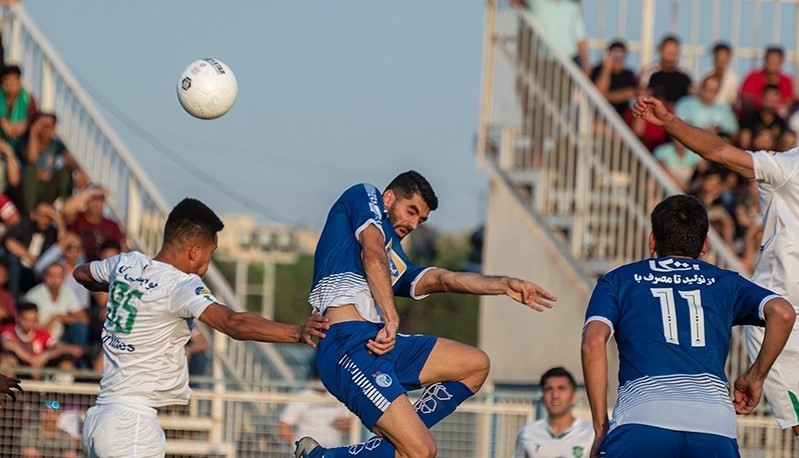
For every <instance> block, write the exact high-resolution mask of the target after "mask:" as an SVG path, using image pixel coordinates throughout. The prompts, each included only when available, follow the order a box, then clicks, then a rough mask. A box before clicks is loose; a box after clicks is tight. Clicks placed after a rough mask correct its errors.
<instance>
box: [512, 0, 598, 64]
mask: <svg viewBox="0 0 799 458" xmlns="http://www.w3.org/2000/svg"><path fill="white" fill-rule="evenodd" d="M513 1H515V2H516V3H525V4H526V5H527V7H528V8H530V12H531V13H532V14H533V16H535V18H536V19H538V25H539V26H540V27H541V31H542V33H544V34H545V35H546V37H547V38H549V40H550V42H552V44H553V45H554V46H555V48H557V50H558V51H560V52H561V53H562V54H563V55H564V56H566V57H569V58H571V59H572V60H573V61H574V63H575V64H577V66H578V67H580V68H581V69H582V70H583V72H585V74H586V75H587V74H588V72H589V71H590V70H591V67H590V62H589V60H588V42H587V41H586V39H585V21H584V20H583V11H582V9H581V8H580V5H579V4H577V3H575V2H571V1H563V0H521V1H520V0H513Z"/></svg>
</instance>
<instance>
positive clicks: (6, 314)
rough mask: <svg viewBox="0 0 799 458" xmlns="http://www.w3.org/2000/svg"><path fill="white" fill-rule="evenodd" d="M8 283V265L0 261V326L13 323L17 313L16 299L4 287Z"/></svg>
mask: <svg viewBox="0 0 799 458" xmlns="http://www.w3.org/2000/svg"><path fill="white" fill-rule="evenodd" d="M7 284H8V266H7V265H6V263H5V262H3V261H0V327H2V326H5V325H7V324H13V323H14V317H15V316H16V315H17V301H16V300H15V299H14V295H13V294H11V292H10V291H9V290H8V289H7V288H6V285H7Z"/></svg>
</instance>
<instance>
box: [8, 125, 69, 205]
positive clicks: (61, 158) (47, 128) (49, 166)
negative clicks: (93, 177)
mask: <svg viewBox="0 0 799 458" xmlns="http://www.w3.org/2000/svg"><path fill="white" fill-rule="evenodd" d="M57 122H58V118H56V115H54V114H52V113H38V114H37V115H36V117H35V118H34V120H33V122H31V128H30V132H29V133H28V135H26V136H25V137H23V139H22V140H21V141H20V146H19V147H20V152H21V154H22V159H23V161H24V163H25V166H24V168H23V172H22V203H23V210H24V211H25V213H27V212H28V211H30V210H31V209H32V208H33V207H34V206H35V205H36V204H37V203H39V202H47V203H53V202H55V201H56V199H58V198H63V199H66V198H67V197H69V195H70V194H72V172H73V171H76V172H77V173H83V172H82V171H81V169H80V167H79V166H78V163H77V162H76V161H75V159H74V158H73V157H72V155H71V154H70V153H69V151H67V148H66V146H64V143H62V142H61V140H59V139H58V137H56V135H55V128H56V123H57Z"/></svg>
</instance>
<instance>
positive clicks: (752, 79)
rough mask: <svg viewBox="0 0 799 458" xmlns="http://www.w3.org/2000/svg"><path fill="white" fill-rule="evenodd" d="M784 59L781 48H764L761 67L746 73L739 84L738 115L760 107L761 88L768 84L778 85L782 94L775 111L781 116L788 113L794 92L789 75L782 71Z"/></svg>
mask: <svg viewBox="0 0 799 458" xmlns="http://www.w3.org/2000/svg"><path fill="white" fill-rule="evenodd" d="M784 61H785V53H784V52H783V50H782V48H780V47H776V46H775V47H770V48H768V49H766V54H765V56H764V57H763V68H761V69H760V70H755V71H753V72H751V73H749V74H748V75H746V78H744V82H743V84H742V85H741V95H740V97H739V100H738V104H739V106H738V115H739V117H740V116H743V115H745V114H746V113H749V112H751V111H757V110H759V109H760V108H761V107H762V104H761V100H760V97H761V94H763V89H765V87H766V86H767V85H769V84H773V85H775V86H777V87H779V88H780V93H781V95H782V96H781V97H780V105H779V108H778V110H777V113H779V115H780V116H782V117H786V116H787V115H788V108H789V107H790V105H791V103H792V102H793V99H794V92H793V82H792V81H791V77H790V76H788V75H786V74H785V73H782V63H783V62H784Z"/></svg>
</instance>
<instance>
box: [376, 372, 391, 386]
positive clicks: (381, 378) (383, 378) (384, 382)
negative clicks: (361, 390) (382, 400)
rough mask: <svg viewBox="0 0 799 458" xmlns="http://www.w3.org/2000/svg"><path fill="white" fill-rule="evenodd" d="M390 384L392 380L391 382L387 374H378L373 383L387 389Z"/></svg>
mask: <svg viewBox="0 0 799 458" xmlns="http://www.w3.org/2000/svg"><path fill="white" fill-rule="evenodd" d="M392 382H393V380H391V376H390V375H388V374H383V373H379V374H377V375H376V376H375V383H377V386H382V387H383V388H388V387H390V386H391V383H392Z"/></svg>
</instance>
